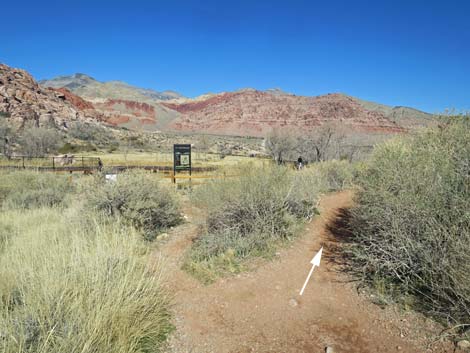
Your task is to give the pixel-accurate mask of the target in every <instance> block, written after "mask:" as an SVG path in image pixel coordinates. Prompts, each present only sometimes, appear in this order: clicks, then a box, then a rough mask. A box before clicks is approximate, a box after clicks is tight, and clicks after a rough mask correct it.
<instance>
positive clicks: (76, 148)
mask: <svg viewBox="0 0 470 353" xmlns="http://www.w3.org/2000/svg"><path fill="white" fill-rule="evenodd" d="M96 150H97V148H96V146H93V145H90V144H86V145H75V144H73V143H70V142H66V143H64V144H63V146H62V147H60V148H59V149H58V152H59V153H62V154H64V153H77V152H82V151H83V152H90V151H96Z"/></svg>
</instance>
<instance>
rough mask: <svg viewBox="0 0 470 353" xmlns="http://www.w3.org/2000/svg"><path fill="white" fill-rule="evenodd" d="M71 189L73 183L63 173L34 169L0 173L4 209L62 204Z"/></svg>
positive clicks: (1, 201)
mask: <svg viewBox="0 0 470 353" xmlns="http://www.w3.org/2000/svg"><path fill="white" fill-rule="evenodd" d="M73 191H74V184H72V183H71V182H70V180H69V177H68V176H65V175H57V174H51V173H40V172H34V171H2V172H1V173H0V203H1V204H2V206H3V208H4V209H15V208H36V207H43V206H47V207H52V206H60V205H64V204H65V203H67V200H68V197H69V196H70V193H72V192H73Z"/></svg>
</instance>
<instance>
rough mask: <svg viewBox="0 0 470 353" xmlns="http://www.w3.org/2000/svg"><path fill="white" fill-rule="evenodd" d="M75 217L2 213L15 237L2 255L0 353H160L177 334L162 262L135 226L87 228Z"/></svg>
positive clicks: (117, 224) (52, 213) (96, 222)
mask: <svg viewBox="0 0 470 353" xmlns="http://www.w3.org/2000/svg"><path fill="white" fill-rule="evenodd" d="M77 213H78V209H67V210H65V211H64V212H58V211H57V210H56V209H47V208H42V209H36V210H15V211H7V212H4V213H2V214H0V224H2V225H4V227H6V228H5V229H10V231H11V233H12V234H10V236H9V238H8V239H7V241H6V245H5V249H4V251H3V252H2V253H1V256H0V351H2V352H5V353H13V352H15V353H26V352H35V353H62V352H78V351H79V352H83V353H95V352H100V353H116V352H117V353H119V352H120V353H130V352H139V353H142V352H158V351H160V348H161V345H162V341H163V340H164V339H165V337H166V335H167V334H168V332H169V331H170V330H171V325H170V322H169V311H168V305H169V297H168V295H167V294H166V292H165V291H164V290H163V288H162V280H161V275H162V271H161V265H160V262H159V261H155V259H154V260H152V264H154V265H150V262H149V252H148V250H147V247H145V245H144V244H143V242H142V240H141V238H140V236H139V235H138V233H137V232H136V231H135V230H134V229H133V228H131V227H127V226H126V225H125V224H122V223H121V222H119V221H116V220H114V221H113V222H103V220H101V219H99V218H98V219H97V218H96V217H95V218H93V219H92V222H94V225H95V226H94V227H93V228H92V229H91V230H86V229H83V228H81V227H78V226H77V225H78V224H79V223H77V222H76V217H77ZM39 225H40V226H39ZM0 251H1V250H0Z"/></svg>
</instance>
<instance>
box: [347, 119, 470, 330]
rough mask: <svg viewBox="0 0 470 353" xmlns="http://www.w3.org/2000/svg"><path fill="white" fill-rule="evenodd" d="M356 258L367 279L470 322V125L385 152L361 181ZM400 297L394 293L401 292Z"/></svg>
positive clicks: (455, 124)
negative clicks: (384, 284)
mask: <svg viewBox="0 0 470 353" xmlns="http://www.w3.org/2000/svg"><path fill="white" fill-rule="evenodd" d="M359 185H360V187H361V191H360V192H359V193H358V195H357V206H356V207H355V208H354V209H353V210H352V213H351V219H350V227H351V231H352V239H351V240H352V244H351V246H350V247H348V249H349V251H348V254H349V255H350V256H351V259H352V260H353V268H354V269H355V270H356V271H357V272H358V274H359V275H360V276H361V278H363V279H364V280H366V281H368V282H369V283H373V282H374V281H375V282H377V281H379V282H381V283H386V285H387V287H388V288H391V292H393V293H395V294H396V293H400V295H404V294H405V295H406V294H408V295H411V296H413V297H414V300H415V305H416V307H417V308H419V309H420V310H423V311H425V312H427V313H429V314H431V315H433V316H436V317H439V318H442V319H444V320H446V321H448V322H451V323H467V324H468V323H469V321H470V278H469V276H468V274H469V273H470V119H469V117H459V118H452V119H449V120H448V121H445V122H442V124H441V125H440V126H439V127H438V128H435V129H431V130H427V131H425V132H421V133H418V134H417V135H415V136H412V137H402V138H399V139H395V140H393V141H390V142H387V143H385V144H383V145H382V146H380V147H378V148H377V149H376V150H375V152H374V154H373V157H372V160H371V161H370V163H369V166H368V168H367V169H366V170H365V171H364V173H363V174H362V175H361V176H360V178H359ZM393 293H392V294H393Z"/></svg>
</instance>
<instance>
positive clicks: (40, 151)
mask: <svg viewBox="0 0 470 353" xmlns="http://www.w3.org/2000/svg"><path fill="white" fill-rule="evenodd" d="M59 141H60V135H59V133H58V132H57V131H56V130H53V129H47V128H43V127H39V128H34V127H31V128H27V129H25V130H23V134H22V136H21V139H20V145H21V149H22V151H23V153H24V154H25V155H26V156H28V157H43V156H45V155H47V154H50V153H55V152H57V149H58V145H59Z"/></svg>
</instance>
